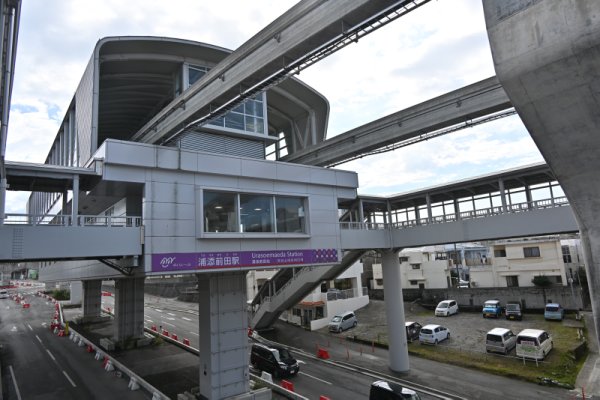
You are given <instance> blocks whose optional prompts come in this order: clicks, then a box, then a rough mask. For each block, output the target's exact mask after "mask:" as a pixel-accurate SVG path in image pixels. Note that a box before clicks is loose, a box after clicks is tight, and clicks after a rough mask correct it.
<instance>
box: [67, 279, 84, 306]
mask: <svg viewBox="0 0 600 400" xmlns="http://www.w3.org/2000/svg"><path fill="white" fill-rule="evenodd" d="M70 286H71V287H70V289H69V292H70V294H71V295H70V299H69V303H70V304H81V292H82V287H81V286H82V285H81V281H71V285H70Z"/></svg>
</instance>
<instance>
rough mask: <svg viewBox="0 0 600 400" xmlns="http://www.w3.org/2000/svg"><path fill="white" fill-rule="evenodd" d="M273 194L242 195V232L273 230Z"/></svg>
mask: <svg viewBox="0 0 600 400" xmlns="http://www.w3.org/2000/svg"><path fill="white" fill-rule="evenodd" d="M271 200H272V197H271V196H262V195H254V194H241V195H240V224H241V226H240V230H241V231H242V232H273V215H272V213H271Z"/></svg>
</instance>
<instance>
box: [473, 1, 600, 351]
mask: <svg viewBox="0 0 600 400" xmlns="http://www.w3.org/2000/svg"><path fill="white" fill-rule="evenodd" d="M483 10H484V15H485V20H486V26H487V32H488V38H489V41H490V48H491V51H492V56H493V59H494V68H495V69H496V75H497V76H498V80H499V81H500V83H501V84H502V87H503V88H504V90H505V91H506V94H507V95H508V97H509V98H510V101H511V103H512V105H513V106H514V107H515V109H516V111H517V112H518V114H519V117H520V118H521V120H522V121H523V123H524V124H525V126H526V128H527V130H528V131H529V133H530V134H531V137H532V139H533V141H534V142H535V144H536V145H537V147H538V149H539V150H540V153H541V154H542V156H543V157H544V159H545V160H546V162H547V163H548V165H549V166H550V168H551V170H552V172H553V174H554V175H555V176H556V179H557V180H558V181H559V182H560V185H561V187H562V189H563V190H564V192H565V195H566V196H567V197H568V199H569V202H570V204H571V208H572V210H573V212H574V214H575V216H576V218H577V222H578V224H579V228H580V231H581V239H582V243H583V247H584V253H585V264H586V271H587V278H588V285H589V290H590V297H591V302H592V310H593V312H594V324H595V327H596V331H600V315H598V313H599V312H600V298H599V297H598V296H599V294H600V293H598V292H599V290H600V184H599V183H598V171H599V170H600V157H598V148H600V135H598V126H600V112H598V100H597V96H596V95H595V94H596V93H597V90H596V88H597V87H598V86H599V84H600V78H599V75H598V70H599V69H600V52H598V45H599V44H600V35H599V32H600V31H599V29H598V27H599V25H600V20H599V17H600V2H599V1H579V0H546V1H529V0H514V1H506V2H502V1H495V0H483ZM598 340H600V336H598Z"/></svg>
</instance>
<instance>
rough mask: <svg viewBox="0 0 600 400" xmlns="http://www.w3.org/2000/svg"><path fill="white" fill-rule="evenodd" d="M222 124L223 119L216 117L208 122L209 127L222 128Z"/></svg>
mask: <svg viewBox="0 0 600 400" xmlns="http://www.w3.org/2000/svg"><path fill="white" fill-rule="evenodd" d="M224 123H225V119H224V118H223V117H218V118H215V119H213V120H212V121H210V122H209V125H215V126H223V124H224Z"/></svg>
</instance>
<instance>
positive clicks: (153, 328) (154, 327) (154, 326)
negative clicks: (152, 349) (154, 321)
mask: <svg viewBox="0 0 600 400" xmlns="http://www.w3.org/2000/svg"><path fill="white" fill-rule="evenodd" d="M150 329H152V330H153V331H154V332H158V329H156V325H152V328H150Z"/></svg>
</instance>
